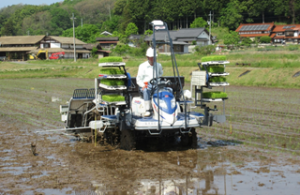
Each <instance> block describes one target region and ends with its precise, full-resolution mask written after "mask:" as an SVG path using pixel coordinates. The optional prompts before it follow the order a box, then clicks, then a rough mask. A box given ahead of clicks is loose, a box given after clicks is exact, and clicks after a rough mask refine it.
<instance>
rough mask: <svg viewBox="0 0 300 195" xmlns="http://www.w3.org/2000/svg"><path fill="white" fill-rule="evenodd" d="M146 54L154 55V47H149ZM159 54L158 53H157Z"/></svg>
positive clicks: (148, 55)
mask: <svg viewBox="0 0 300 195" xmlns="http://www.w3.org/2000/svg"><path fill="white" fill-rule="evenodd" d="M146 56H147V57H154V49H153V48H152V47H149V48H148V49H147V51H146ZM156 56H157V53H156Z"/></svg>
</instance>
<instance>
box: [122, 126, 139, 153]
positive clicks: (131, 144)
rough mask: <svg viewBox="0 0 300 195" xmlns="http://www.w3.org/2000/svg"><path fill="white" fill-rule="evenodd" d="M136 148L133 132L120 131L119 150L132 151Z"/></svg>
mask: <svg viewBox="0 0 300 195" xmlns="http://www.w3.org/2000/svg"><path fill="white" fill-rule="evenodd" d="M135 147H136V142H135V136H134V132H133V131H132V130H129V129H125V130H122V131H121V136H120V148H121V149H123V150H134V149H135Z"/></svg>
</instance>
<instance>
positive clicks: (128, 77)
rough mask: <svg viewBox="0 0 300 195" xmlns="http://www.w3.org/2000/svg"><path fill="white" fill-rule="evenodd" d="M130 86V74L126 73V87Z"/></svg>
mask: <svg viewBox="0 0 300 195" xmlns="http://www.w3.org/2000/svg"><path fill="white" fill-rule="evenodd" d="M130 86H131V76H130V73H129V72H127V87H130Z"/></svg>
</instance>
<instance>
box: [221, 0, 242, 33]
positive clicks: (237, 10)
mask: <svg viewBox="0 0 300 195" xmlns="http://www.w3.org/2000/svg"><path fill="white" fill-rule="evenodd" d="M246 9H247V7H246V6H245V3H243V2H239V1H238V0H230V2H229V3H228V4H227V5H226V8H224V9H223V10H222V12H221V15H222V16H221V18H220V19H221V22H222V24H223V25H224V26H227V27H228V28H229V29H231V30H235V29H236V28H237V27H238V26H239V24H240V23H241V22H242V21H243V18H244V17H243V15H242V12H243V11H244V10H246Z"/></svg>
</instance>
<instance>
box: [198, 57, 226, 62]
mask: <svg viewBox="0 0 300 195" xmlns="http://www.w3.org/2000/svg"><path fill="white" fill-rule="evenodd" d="M226 59H227V58H226V56H206V57H202V58H201V62H209V61H225V60H226Z"/></svg>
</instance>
